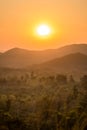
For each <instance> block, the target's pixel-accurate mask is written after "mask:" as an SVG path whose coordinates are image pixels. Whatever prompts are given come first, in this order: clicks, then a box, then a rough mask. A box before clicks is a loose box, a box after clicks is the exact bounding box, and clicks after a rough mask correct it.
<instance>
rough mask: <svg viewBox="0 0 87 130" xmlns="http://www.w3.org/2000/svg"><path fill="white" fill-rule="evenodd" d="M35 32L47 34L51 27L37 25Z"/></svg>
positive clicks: (49, 32)
mask: <svg viewBox="0 0 87 130" xmlns="http://www.w3.org/2000/svg"><path fill="white" fill-rule="evenodd" d="M36 32H37V34H38V35H39V36H48V35H50V34H51V28H50V27H49V26H48V25H45V24H43V25H40V26H38V27H37V29H36Z"/></svg>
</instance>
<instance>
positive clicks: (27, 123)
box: [0, 72, 87, 130]
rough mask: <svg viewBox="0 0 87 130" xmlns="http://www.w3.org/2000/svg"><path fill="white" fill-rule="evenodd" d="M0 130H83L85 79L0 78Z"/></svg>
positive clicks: (86, 105)
mask: <svg viewBox="0 0 87 130" xmlns="http://www.w3.org/2000/svg"><path fill="white" fill-rule="evenodd" d="M0 130H87V75H84V76H82V77H81V78H80V79H79V81H75V79H74V77H73V76H72V75H71V76H66V75H60V74H56V75H49V76H42V75H36V74H34V73H33V72H32V73H30V74H27V73H26V74H24V75H16V76H14V75H11V76H7V75H4V76H0Z"/></svg>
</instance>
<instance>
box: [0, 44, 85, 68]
mask: <svg viewBox="0 0 87 130" xmlns="http://www.w3.org/2000/svg"><path fill="white" fill-rule="evenodd" d="M77 52H80V53H83V54H86V55H87V44H73V45H68V46H64V47H61V48H58V49H49V50H44V51H30V50H25V49H20V48H13V49H10V50H8V51H6V52H4V53H2V54H1V55H0V67H10V68H25V67H27V66H31V65H34V64H41V63H43V62H46V61H50V60H53V59H55V58H59V57H62V56H65V55H68V54H70V53H77Z"/></svg>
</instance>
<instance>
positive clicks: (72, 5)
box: [0, 0, 87, 51]
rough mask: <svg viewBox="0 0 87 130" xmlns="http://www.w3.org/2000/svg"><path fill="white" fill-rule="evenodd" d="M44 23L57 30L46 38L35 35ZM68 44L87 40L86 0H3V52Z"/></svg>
mask: <svg viewBox="0 0 87 130" xmlns="http://www.w3.org/2000/svg"><path fill="white" fill-rule="evenodd" d="M41 23H46V24H48V25H49V26H51V27H52V28H53V30H54V34H53V35H52V36H50V37H48V38H47V39H41V38H39V37H38V36H36V35H34V31H35V27H36V26H38V25H39V24H41ZM69 43H70V44H71V43H87V0H0V51H1V50H6V49H9V48H12V47H21V48H27V49H45V48H56V47H59V46H62V45H65V44H69Z"/></svg>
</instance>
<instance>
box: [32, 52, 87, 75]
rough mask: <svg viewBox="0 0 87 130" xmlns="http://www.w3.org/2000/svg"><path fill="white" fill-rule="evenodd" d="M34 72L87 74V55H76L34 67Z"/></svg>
mask: <svg viewBox="0 0 87 130" xmlns="http://www.w3.org/2000/svg"><path fill="white" fill-rule="evenodd" d="M32 70H35V71H41V72H45V71H46V72H57V73H58V72H59V73H61V72H63V73H68V72H70V73H72V72H76V73H77V72H83V73H84V72H87V55H84V54H81V53H74V54H69V55H66V56H63V57H61V58H56V59H54V60H51V61H49V62H45V63H43V64H40V65H37V66H34V67H33V68H32Z"/></svg>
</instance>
